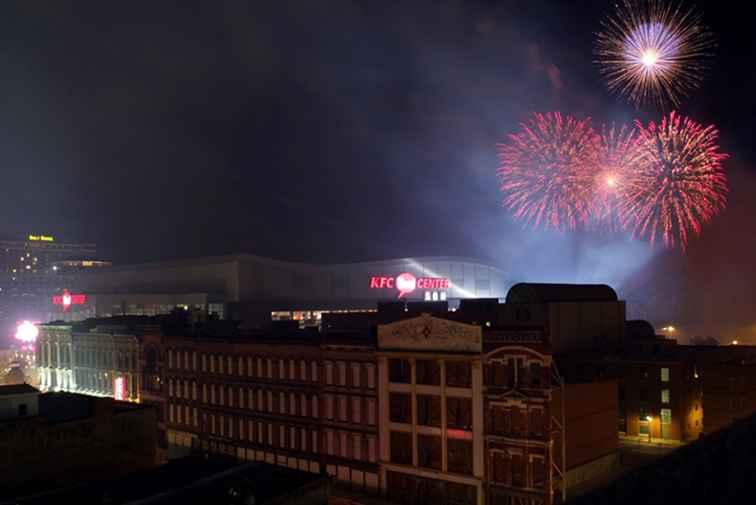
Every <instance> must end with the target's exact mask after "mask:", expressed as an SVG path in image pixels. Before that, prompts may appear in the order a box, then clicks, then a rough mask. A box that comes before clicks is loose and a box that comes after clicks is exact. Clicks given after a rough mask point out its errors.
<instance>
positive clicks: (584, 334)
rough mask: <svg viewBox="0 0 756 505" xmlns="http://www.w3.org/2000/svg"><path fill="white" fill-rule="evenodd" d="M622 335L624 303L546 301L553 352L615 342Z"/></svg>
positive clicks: (585, 349) (618, 342)
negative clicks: (547, 302) (547, 303)
mask: <svg viewBox="0 0 756 505" xmlns="http://www.w3.org/2000/svg"><path fill="white" fill-rule="evenodd" d="M624 335H625V302H622V301H618V302H562V303H550V304H549V338H550V341H551V345H552V350H553V352H575V351H588V350H593V349H595V348H596V347H597V345H603V346H609V345H618V344H620V343H621V342H622V340H623V339H624Z"/></svg>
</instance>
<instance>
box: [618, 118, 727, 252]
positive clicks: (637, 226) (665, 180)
mask: <svg viewBox="0 0 756 505" xmlns="http://www.w3.org/2000/svg"><path fill="white" fill-rule="evenodd" d="M636 126H637V128H638V135H639V153H638V164H637V165H636V166H635V168H632V169H628V170H626V171H625V173H626V175H627V177H628V180H627V181H626V183H625V184H626V185H627V190H626V193H625V196H624V197H623V201H622V203H621V208H620V212H621V214H622V216H623V219H624V223H625V225H626V227H628V228H629V229H632V231H633V233H634V235H637V236H640V237H647V238H648V239H649V240H650V241H651V243H653V242H654V241H655V240H656V239H657V238H661V239H663V240H664V242H665V243H666V244H667V245H668V246H670V247H674V246H675V245H679V246H680V247H681V248H682V249H683V250H684V249H685V247H686V245H687V243H688V240H689V238H690V235H691V233H692V234H693V235H698V234H700V232H701V227H702V225H703V224H704V223H706V222H708V221H709V220H711V218H712V217H713V216H715V215H716V214H718V213H719V212H720V211H721V210H722V209H724V207H725V204H726V201H727V192H728V187H727V176H726V174H725V171H724V167H723V166H722V162H723V161H724V160H725V159H727V157H728V156H727V154H725V153H723V152H721V151H720V150H719V146H718V145H717V137H718V135H719V132H718V131H717V130H716V128H715V127H714V126H713V125H709V126H706V127H704V126H702V125H700V124H699V123H696V122H695V121H693V120H691V119H689V118H686V117H683V116H681V115H679V114H677V113H675V112H671V113H670V114H669V115H667V116H665V117H664V118H662V120H661V122H660V123H659V124H656V123H654V122H651V123H649V124H648V126H643V125H642V124H641V123H640V122H639V121H636Z"/></svg>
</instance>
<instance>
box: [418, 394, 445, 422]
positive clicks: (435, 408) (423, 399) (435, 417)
mask: <svg viewBox="0 0 756 505" xmlns="http://www.w3.org/2000/svg"><path fill="white" fill-rule="evenodd" d="M417 424H422V425H424V426H440V425H441V398H439V397H438V396H427V395H418V396H417Z"/></svg>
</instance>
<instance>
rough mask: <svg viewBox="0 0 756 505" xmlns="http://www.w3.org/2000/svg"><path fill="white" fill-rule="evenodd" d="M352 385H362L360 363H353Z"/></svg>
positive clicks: (356, 386) (355, 386)
mask: <svg viewBox="0 0 756 505" xmlns="http://www.w3.org/2000/svg"><path fill="white" fill-rule="evenodd" d="M352 387H354V388H358V387H360V364H359V363H352Z"/></svg>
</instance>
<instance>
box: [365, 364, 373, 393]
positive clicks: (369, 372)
mask: <svg viewBox="0 0 756 505" xmlns="http://www.w3.org/2000/svg"><path fill="white" fill-rule="evenodd" d="M365 376H366V378H367V387H368V389H375V365H373V364H372V363H368V364H367V365H365Z"/></svg>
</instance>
